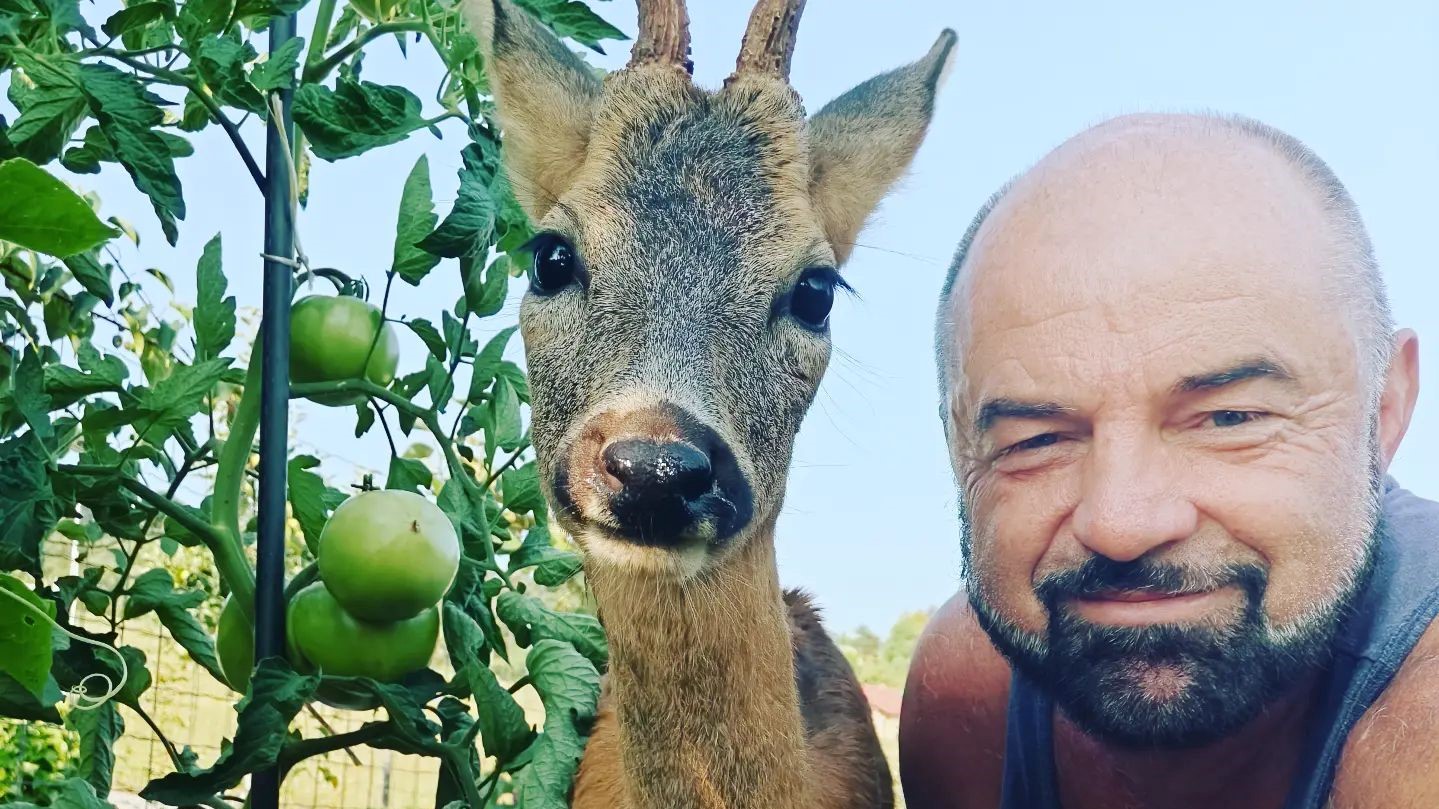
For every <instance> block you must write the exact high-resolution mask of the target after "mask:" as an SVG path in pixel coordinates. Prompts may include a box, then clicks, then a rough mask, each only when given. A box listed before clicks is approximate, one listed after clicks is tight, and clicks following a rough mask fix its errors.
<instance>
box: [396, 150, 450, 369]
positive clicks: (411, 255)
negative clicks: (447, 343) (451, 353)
mask: <svg viewBox="0 0 1439 809" xmlns="http://www.w3.org/2000/svg"><path fill="white" fill-rule="evenodd" d="M437 219H438V217H436V216H435V203H434V198H433V193H432V192H431V190H430V160H429V158H428V157H426V156H425V155H420V159H419V160H417V161H415V166H414V168H412V169H410V176H409V177H407V178H405V190H404V191H403V192H402V193H401V194H400V216H399V223H398V225H397V226H396V228H395V261H394V264H393V265H392V267H391V268H392V269H393V270H394V272H396V273H398V274H399V276H400V277H401V278H403V279H405V280H406V281H408V282H410V283H411V284H414V285H416V286H418V285H419V283H420V281H421V280H422V279H424V277H425V276H426V275H428V274H429V273H430V270H433V269H434V268H435V265H437V264H439V263H440V257H439V256H436V255H434V254H433V253H427V252H425V251H424V250H422V249H420V248H419V247H418V245H419V243H420V240H422V239H424V238H425V236H426V235H427V234H428V233H429V232H430V231H432V230H434V228H435V222H436V221H437ZM442 359H443V358H442Z"/></svg>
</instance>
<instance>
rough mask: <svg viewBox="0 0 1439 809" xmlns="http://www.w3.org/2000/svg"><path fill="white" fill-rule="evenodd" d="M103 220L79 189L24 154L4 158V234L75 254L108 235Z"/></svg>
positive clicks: (0, 195)
mask: <svg viewBox="0 0 1439 809" xmlns="http://www.w3.org/2000/svg"><path fill="white" fill-rule="evenodd" d="M118 233H119V231H117V230H115V229H114V228H111V227H109V226H107V225H105V224H104V223H103V222H101V221H100V218H99V217H98V216H96V215H95V211H94V210H93V209H91V207H90V203H88V202H86V201H85V200H84V198H82V197H81V196H80V195H79V194H77V193H75V192H74V191H72V190H70V188H69V186H67V185H65V184H64V183H62V182H60V181H59V180H57V179H55V178H54V177H51V176H50V175H49V174H48V173H47V172H46V171H45V170H44V169H42V168H40V167H39V166H36V165H35V164H34V163H31V162H30V161H28V160H25V159H24V158H18V157H17V158H15V159H13V160H6V161H5V162H4V163H0V240H3V241H7V242H14V243H15V244H18V245H20V246H21V247H26V248H29V249H31V250H35V251H38V252H41V253H46V254H48V255H52V256H56V257H63V256H69V255H74V254H75V253H80V252H83V251H85V250H89V249H90V248H92V247H94V246H96V245H98V244H102V243H104V242H106V241H109V240H110V239H111V238H112V237H114V236H116V235H117V234H118Z"/></svg>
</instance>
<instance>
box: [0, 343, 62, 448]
mask: <svg viewBox="0 0 1439 809" xmlns="http://www.w3.org/2000/svg"><path fill="white" fill-rule="evenodd" d="M4 399H8V404H10V405H12V406H13V407H14V409H15V411H16V412H18V413H19V414H20V416H21V418H23V419H24V420H25V423H26V424H29V425H30V430H31V432H33V433H34V434H35V436H36V437H37V438H39V439H40V443H41V445H42V446H46V447H48V446H49V444H50V442H51V441H53V440H54V439H55V430H54V427H52V426H51V424H50V416H49V413H50V410H51V409H52V407H51V404H50V397H49V396H48V395H47V394H46V393H45V371H44V369H43V368H42V362H41V360H40V356H39V355H38V354H36V353H35V352H34V351H29V350H27V351H26V352H25V355H24V357H23V358H22V359H21V360H20V366H19V367H18V368H16V369H15V379H14V382H13V384H12V385H11V388H10V392H9V393H8V394H7V395H6V396H5V397H4Z"/></svg>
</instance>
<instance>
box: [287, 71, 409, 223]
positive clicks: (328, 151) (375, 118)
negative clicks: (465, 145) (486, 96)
mask: <svg viewBox="0 0 1439 809" xmlns="http://www.w3.org/2000/svg"><path fill="white" fill-rule="evenodd" d="M294 117H295V124H296V125H297V126H299V127H300V129H301V131H303V132H304V133H305V138H306V139H307V140H309V141H310V145H311V147H312V148H313V150H314V153H315V155H316V156H318V157H319V158H321V159H322V160H329V161H335V160H339V159H341V158H345V157H354V156H355V155H358V154H363V153H364V152H367V151H369V150H370V149H373V148H375V147H377V146H386V145H389V144H391V143H399V142H400V141H402V140H404V139H405V138H407V137H409V134H410V133H411V132H413V131H415V130H416V129H419V128H421V127H423V126H424V125H425V119H424V117H423V116H421V115H420V99H419V98H418V97H417V96H416V95H415V94H414V93H412V92H410V91H409V90H406V89H405V88H403V87H394V86H382V85H379V84H372V83H370V82H363V81H355V80H353V79H350V78H346V77H344V76H341V77H340V78H339V79H338V80H337V82H336V84H335V89H334V90H331V89H329V88H327V87H324V86H322V85H319V84H302V85H301V86H300V88H299V89H298V90H296V91H295V101H294ZM423 235H424V234H421V236H423ZM418 240H419V239H418V237H417V238H416V241H418Z"/></svg>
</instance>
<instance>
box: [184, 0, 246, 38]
mask: <svg viewBox="0 0 1439 809" xmlns="http://www.w3.org/2000/svg"><path fill="white" fill-rule="evenodd" d="M234 11H235V0H187V2H186V3H185V5H183V6H181V7H180V16H179V18H177V19H176V20H175V30H176V31H177V32H178V33H179V34H180V36H181V37H183V38H184V39H185V41H186V42H187V43H195V42H198V41H199V40H200V39H202V38H204V37H207V36H210V35H211V34H218V33H220V32H221V31H224V30H225V26H226V25H228V24H229V22H230V16H231V15H232V14H233V13H234Z"/></svg>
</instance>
